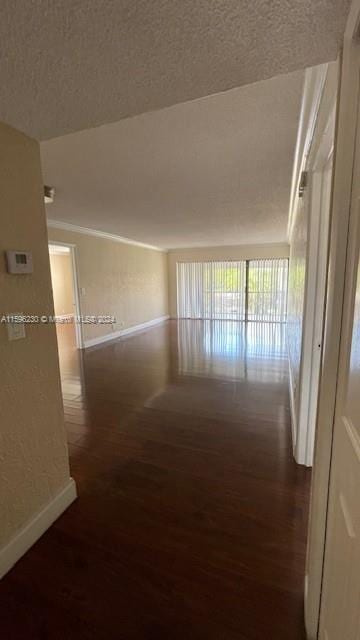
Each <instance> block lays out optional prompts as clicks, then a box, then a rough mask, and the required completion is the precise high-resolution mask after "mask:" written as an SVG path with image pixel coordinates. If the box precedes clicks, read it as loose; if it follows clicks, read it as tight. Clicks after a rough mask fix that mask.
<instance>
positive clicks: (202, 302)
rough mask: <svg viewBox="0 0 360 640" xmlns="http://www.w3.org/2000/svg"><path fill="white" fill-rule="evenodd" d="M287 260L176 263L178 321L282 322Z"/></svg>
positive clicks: (284, 310) (284, 311) (285, 296)
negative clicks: (189, 319)
mask: <svg viewBox="0 0 360 640" xmlns="http://www.w3.org/2000/svg"><path fill="white" fill-rule="evenodd" d="M287 271H288V261H287V260H286V259H280V260H237V261H236V260H231V261H222V262H178V263H177V308H178V317H179V318H201V319H212V320H250V321H251V320H255V321H266V322H284V321H285V319H286V305H287Z"/></svg>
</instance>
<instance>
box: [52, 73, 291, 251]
mask: <svg viewBox="0 0 360 640" xmlns="http://www.w3.org/2000/svg"><path fill="white" fill-rule="evenodd" d="M302 87H303V73H302V72H295V73H291V74H287V75H283V76H280V77H278V78H272V79H271V80H265V81H264V82H260V83H257V84H254V85H250V86H247V87H242V88H240V89H234V90H233V91H228V92H227V93H223V94H219V95H216V96H210V97H208V98H204V99H203V100H197V101H194V102H188V103H186V104H181V105H176V106H174V107H171V108H169V109H163V110H162V111H157V112H155V113H147V114H143V115H141V116H138V117H136V118H129V119H127V120H122V121H121V122H119V123H116V124H112V125H107V126H104V127H98V128H97V129H91V130H89V131H82V132H79V133H75V134H71V135H68V136H64V137H62V138H57V139H55V140H50V141H48V142H44V143H42V145H41V156H42V162H43V167H44V177H45V181H46V182H47V184H52V185H54V186H55V187H56V197H55V202H54V203H53V204H51V205H49V206H48V215H49V217H51V218H52V219H55V220H62V221H66V222H70V223H74V224H77V225H80V226H83V227H92V228H95V229H96V228H97V229H100V230H103V231H108V232H110V233H115V234H118V235H120V236H125V237H128V238H132V239H134V240H140V241H142V242H146V243H150V244H152V245H157V246H161V247H165V248H176V247H190V246H201V245H203V246H214V245H218V244H221V245H224V246H226V245H229V244H245V243H246V244H250V243H251V244H253V243H255V244H258V243H263V242H272V243H274V242H284V241H286V225H287V218H288V210H289V199H290V185H291V174H292V165H293V158H294V151H295V142H296V133H297V127H298V120H299V114H300V102H301V94H302Z"/></svg>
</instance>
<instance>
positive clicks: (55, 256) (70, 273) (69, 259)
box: [49, 242, 83, 360]
mask: <svg viewBox="0 0 360 640" xmlns="http://www.w3.org/2000/svg"><path fill="white" fill-rule="evenodd" d="M49 257H50V272H51V282H52V290H53V297H54V312H55V316H56V334H57V339H58V349H59V356H60V360H62V356H63V355H64V352H65V351H68V350H69V349H70V350H71V349H72V350H74V349H81V348H83V338H82V331H81V323H80V322H79V318H80V316H81V314H80V308H79V293H78V284H77V271H76V257H75V248H74V246H73V245H67V244H63V243H57V242H56V243H55V242H52V243H50V244H49Z"/></svg>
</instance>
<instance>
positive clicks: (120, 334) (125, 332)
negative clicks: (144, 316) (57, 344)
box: [84, 316, 170, 349]
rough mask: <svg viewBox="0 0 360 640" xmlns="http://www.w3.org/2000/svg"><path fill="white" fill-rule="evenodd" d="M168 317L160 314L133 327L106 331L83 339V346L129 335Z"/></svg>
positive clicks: (168, 317)
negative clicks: (88, 338)
mask: <svg viewBox="0 0 360 640" xmlns="http://www.w3.org/2000/svg"><path fill="white" fill-rule="evenodd" d="M169 319H170V316H161V317H160V318H154V320H148V321H147V322H143V323H142V324H136V325H134V326H133V327H128V329H120V331H113V332H112V333H107V334H106V335H105V336H99V337H98V338H91V339H90V340H85V342H84V347H85V349H87V348H88V347H94V346H95V345H97V344H102V343H103V342H108V341H109V340H116V339H117V338H122V337H123V336H129V335H131V334H132V333H137V332H138V331H144V330H145V329H150V328H151V327H154V326H155V325H157V324H161V323H162V322H165V321H166V320H169Z"/></svg>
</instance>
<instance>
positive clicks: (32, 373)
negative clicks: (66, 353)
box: [0, 124, 69, 554]
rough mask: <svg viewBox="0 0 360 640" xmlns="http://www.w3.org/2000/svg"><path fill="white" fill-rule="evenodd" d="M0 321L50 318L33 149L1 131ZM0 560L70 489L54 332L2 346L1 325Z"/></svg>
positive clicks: (39, 330)
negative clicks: (26, 266) (9, 257)
mask: <svg viewBox="0 0 360 640" xmlns="http://www.w3.org/2000/svg"><path fill="white" fill-rule="evenodd" d="M0 148H1V154H0V201H1V204H0V216H1V233H0V291H1V296H0V314H1V315H3V314H4V313H11V312H18V313H19V312H22V313H25V314H36V315H38V314H39V315H44V314H46V315H47V314H53V301H52V294H51V282H50V268H49V252H48V244H47V231H46V222H45V212H44V204H43V182H42V176H41V168H40V153H39V145H38V143H37V142H35V141H34V140H31V139H30V138H28V137H26V136H24V135H22V134H20V133H18V132H17V131H15V130H14V129H11V128H10V127H7V126H5V125H3V124H0ZM6 249H22V250H26V249H27V250H29V251H32V253H33V264H34V272H33V274H31V275H10V274H8V273H7V270H6V264H5V256H4V251H5V250H6ZM0 353H1V357H0V379H1V384H0V408H1V413H0V421H1V424H0V554H1V550H2V549H3V548H4V547H5V545H7V544H8V543H10V542H11V541H12V539H13V538H14V536H15V535H16V534H17V533H18V532H19V531H20V530H21V529H22V528H23V527H24V526H26V525H27V524H28V523H29V522H30V521H31V520H32V519H33V518H34V516H36V515H37V513H38V512H39V511H40V510H42V509H43V508H45V507H46V506H47V505H48V504H49V503H51V502H52V500H53V499H54V498H55V497H56V496H57V494H59V493H60V492H61V491H62V489H64V488H65V487H66V485H67V484H68V483H69V464H68V451H67V445H66V438H65V431H64V420H63V409H62V398H61V390H60V378H59V368H58V355H57V343H56V334H55V327H54V325H50V324H33V325H27V326H26V338H25V339H21V340H16V341H12V342H10V341H8V337H7V329H6V326H5V324H3V323H1V324H0Z"/></svg>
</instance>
